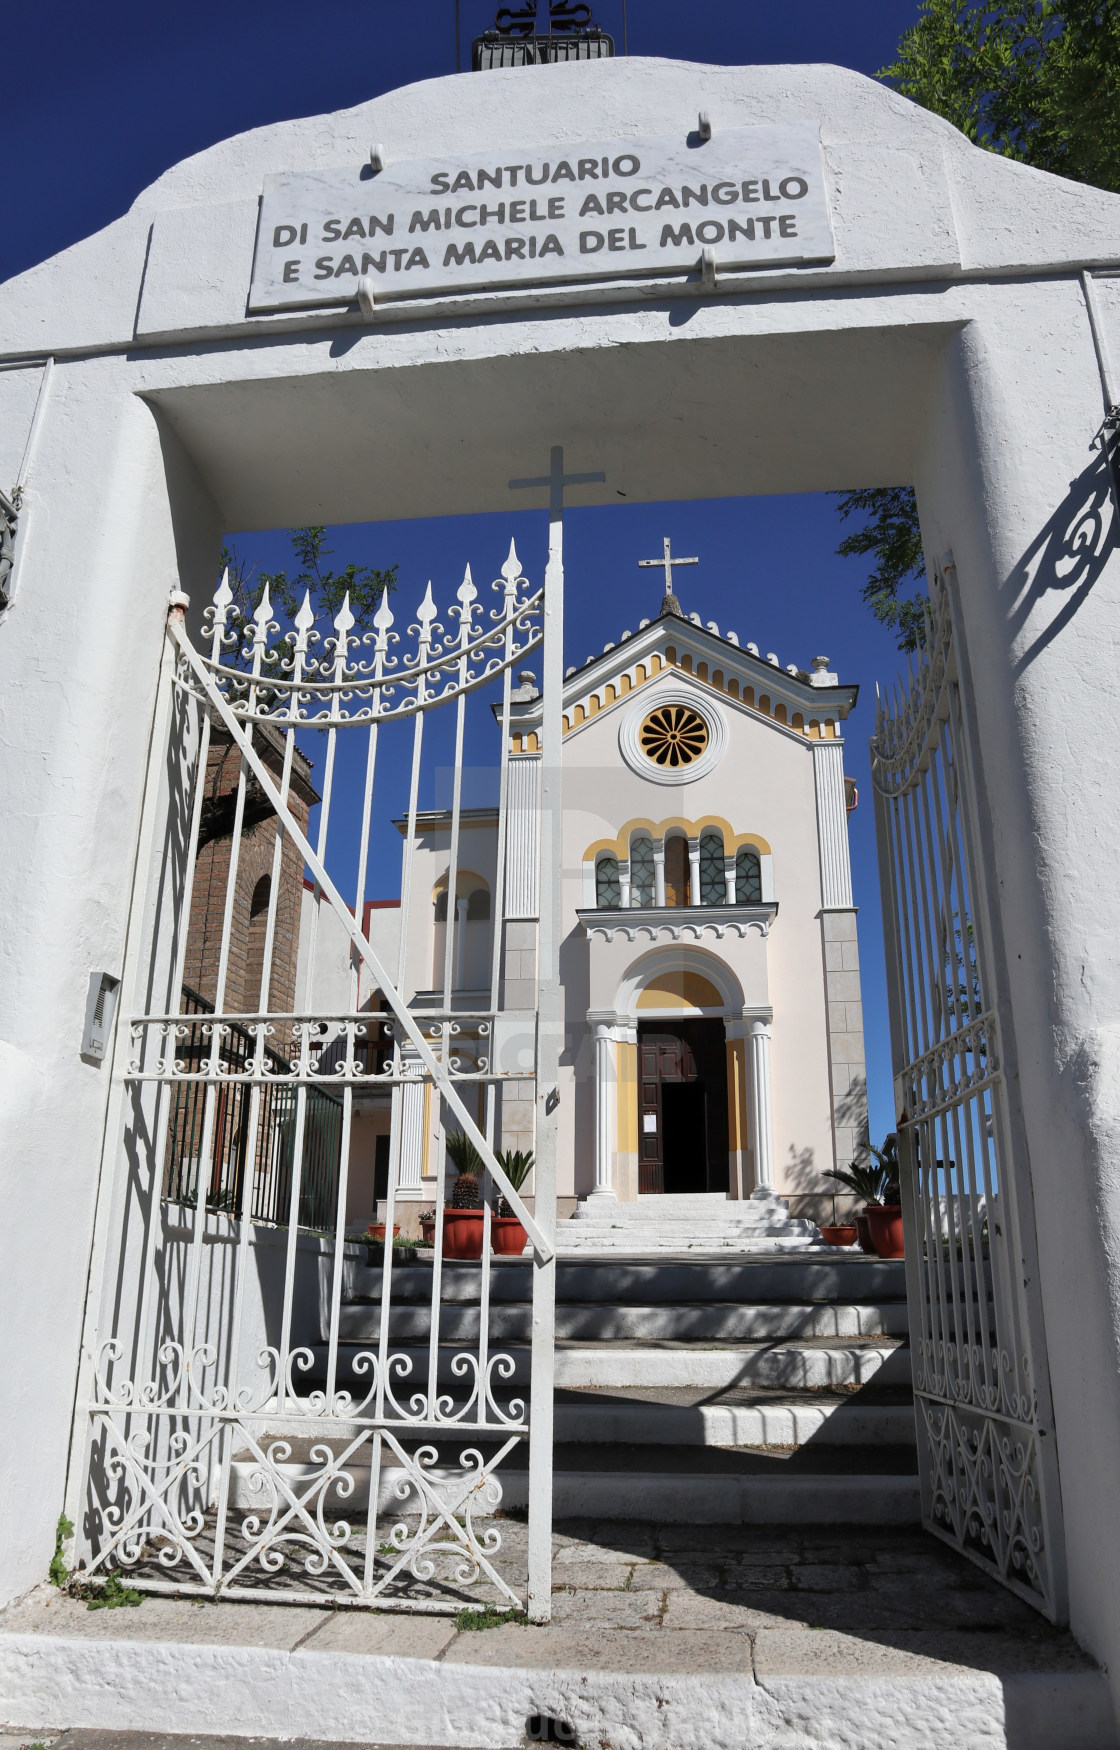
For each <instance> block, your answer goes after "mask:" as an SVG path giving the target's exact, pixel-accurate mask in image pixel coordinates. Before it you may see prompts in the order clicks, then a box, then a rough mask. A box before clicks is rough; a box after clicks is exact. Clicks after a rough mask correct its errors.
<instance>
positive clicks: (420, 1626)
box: [300, 1610, 459, 1659]
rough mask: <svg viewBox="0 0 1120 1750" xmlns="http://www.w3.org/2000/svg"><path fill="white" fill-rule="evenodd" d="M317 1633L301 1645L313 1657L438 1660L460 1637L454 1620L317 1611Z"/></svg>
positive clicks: (442, 1617)
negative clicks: (339, 1655)
mask: <svg viewBox="0 0 1120 1750" xmlns="http://www.w3.org/2000/svg"><path fill="white" fill-rule="evenodd" d="M315 1615H316V1616H317V1618H318V1622H317V1624H316V1627H315V1629H314V1631H313V1632H312V1633H311V1634H309V1635H307V1636H306V1637H305V1638H304V1640H303V1641H301V1643H300V1645H301V1647H303V1648H304V1649H305V1650H306V1651H308V1652H313V1653H354V1654H356V1655H365V1656H369V1655H376V1656H379V1657H382V1658H398V1659H438V1658H439V1657H440V1655H441V1653H444V1652H446V1650H447V1648H448V1647H449V1646H450V1645H451V1643H452V1641H454V1640H455V1639H456V1637H457V1635H458V1632H459V1631H458V1629H457V1628H456V1627H455V1618H454V1617H452V1616H402V1615H399V1614H398V1613H396V1612H392V1613H390V1612H389V1611H383V1612H373V1611H368V1610H332V1611H330V1612H329V1614H324V1612H323V1611H321V1610H320V1611H316V1612H315Z"/></svg>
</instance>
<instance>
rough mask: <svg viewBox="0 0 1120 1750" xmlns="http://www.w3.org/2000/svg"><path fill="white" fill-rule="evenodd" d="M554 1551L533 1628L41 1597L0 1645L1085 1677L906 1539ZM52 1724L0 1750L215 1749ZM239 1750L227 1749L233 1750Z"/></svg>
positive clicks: (870, 1531)
mask: <svg viewBox="0 0 1120 1750" xmlns="http://www.w3.org/2000/svg"><path fill="white" fill-rule="evenodd" d="M500 1529H501V1531H502V1534H503V1538H504V1539H505V1540H506V1551H505V1553H506V1555H507V1556H508V1558H509V1566H508V1567H507V1571H509V1572H511V1578H512V1577H513V1572H512V1570H513V1569H519V1570H521V1571H522V1572H523V1570H524V1561H525V1544H526V1527H525V1526H524V1524H523V1523H521V1522H520V1521H519V1520H516V1519H503V1520H502V1522H501V1526H500ZM554 1545H555V1565H554V1571H553V1580H554V1600H553V1606H554V1608H553V1621H552V1623H551V1624H550V1625H549V1626H547V1627H533V1626H529V1625H524V1624H520V1623H508V1622H507V1623H504V1624H502V1625H501V1626H498V1627H493V1628H489V1629H485V1630H476V1629H468V1628H465V1627H464V1628H463V1629H460V1628H459V1627H458V1626H457V1624H456V1621H455V1618H454V1617H443V1616H406V1615H398V1614H393V1613H389V1612H385V1613H380V1614H379V1613H370V1612H365V1611H361V1612H358V1611H347V1610H336V1609H329V1608H328V1609H314V1608H305V1607H302V1606H293V1607H284V1606H278V1605H274V1604H267V1605H266V1604H261V1605H255V1604H237V1603H226V1604H220V1605H215V1604H209V1603H203V1602H193V1601H188V1600H183V1599H172V1598H157V1597H149V1598H146V1599H145V1601H144V1603H143V1604H142V1605H141V1606H139V1607H138V1608H136V1609H122V1610H113V1611H107V1610H101V1611H95V1612H91V1611H88V1610H87V1609H86V1608H85V1606H84V1605H83V1604H82V1603H81V1602H80V1601H78V1600H75V1599H71V1598H67V1597H63V1596H62V1595H61V1594H59V1593H58V1592H56V1591H54V1590H53V1589H52V1588H49V1587H41V1588H39V1589H38V1590H37V1591H36V1592H35V1593H34V1594H32V1595H31V1597H29V1598H28V1599H25V1600H24V1601H23V1602H22V1603H20V1604H18V1605H14V1606H12V1607H10V1608H9V1609H8V1610H7V1611H5V1612H4V1613H3V1615H2V1616H0V1635H5V1634H6V1635H27V1634H29V1633H30V1634H46V1635H51V1636H59V1635H61V1636H65V1637H68V1638H69V1637H73V1638H75V1639H78V1640H81V1641H84V1642H86V1643H87V1644H88V1642H89V1641H105V1642H110V1641H114V1640H116V1641H122V1640H127V1641H133V1642H135V1641H141V1642H159V1641H165V1642H167V1641H170V1642H178V1643H184V1642H187V1643H194V1644H196V1645H213V1646H217V1645H221V1646H226V1647H229V1646H241V1647H258V1648H269V1649H274V1650H287V1651H295V1650H297V1649H298V1650H299V1651H301V1652H321V1653H335V1654H338V1653H343V1654H349V1655H354V1656H356V1657H361V1656H362V1655H375V1656H376V1655H381V1656H384V1655H397V1656H403V1657H406V1658H411V1659H417V1660H427V1661H435V1662H439V1663H442V1664H443V1665H472V1666H476V1667H478V1666H484V1667H485V1666H489V1667H503V1668H506V1669H507V1670H508V1669H510V1668H522V1669H535V1670H538V1671H539V1670H542V1669H543V1670H557V1669H563V1670H568V1671H580V1672H585V1673H591V1672H597V1671H598V1672H624V1673H642V1674H656V1675H664V1676H670V1675H672V1674H683V1675H688V1676H690V1677H695V1676H697V1675H698V1674H702V1673H721V1674H728V1675H731V1674H739V1675H742V1676H744V1677H746V1678H747V1679H748V1680H750V1679H751V1678H752V1677H753V1679H754V1681H755V1682H756V1683H757V1684H759V1685H762V1686H765V1685H767V1684H768V1683H769V1682H770V1681H771V1680H776V1679H783V1678H791V1677H795V1676H796V1677H806V1678H826V1677H840V1678H856V1679H860V1680H874V1681H875V1682H876V1683H882V1682H884V1681H886V1682H887V1683H889V1682H890V1681H891V1680H892V1679H895V1678H897V1679H901V1680H903V1681H914V1680H916V1679H917V1680H924V1679H927V1678H930V1679H932V1678H950V1677H959V1676H962V1675H966V1674H970V1673H971V1674H977V1673H981V1674H982V1673H988V1674H992V1675H993V1676H994V1677H996V1678H998V1679H1000V1680H1001V1681H1002V1680H1006V1679H1008V1678H1015V1677H1024V1676H1028V1677H1031V1678H1042V1679H1060V1678H1062V1677H1066V1676H1074V1675H1076V1674H1083V1675H1085V1676H1092V1674H1094V1673H1095V1671H1096V1667H1095V1666H1094V1664H1093V1663H1092V1661H1091V1660H1089V1659H1088V1658H1087V1657H1086V1655H1085V1654H1084V1653H1083V1652H1082V1651H1081V1649H1080V1648H1079V1647H1078V1646H1077V1644H1076V1643H1075V1642H1074V1641H1073V1639H1072V1638H1071V1637H1070V1635H1068V1634H1067V1633H1063V1632H1061V1631H1059V1630H1056V1629H1054V1628H1052V1627H1051V1626H1050V1625H1049V1624H1048V1623H1047V1622H1046V1621H1045V1620H1044V1619H1043V1618H1042V1617H1041V1616H1039V1615H1038V1613H1037V1612H1036V1611H1034V1610H1033V1609H1032V1608H1031V1607H1030V1606H1028V1605H1027V1604H1025V1603H1023V1602H1020V1600H1018V1599H1017V1598H1015V1597H1014V1596H1012V1595H1011V1594H1010V1593H1009V1592H1007V1591H1005V1590H1004V1589H1003V1588H1002V1587H1000V1586H998V1585H996V1584H995V1583H994V1582H993V1581H990V1580H989V1579H988V1578H987V1577H986V1576H985V1575H984V1574H982V1573H981V1572H980V1571H979V1570H978V1569H977V1568H974V1567H973V1566H972V1564H971V1563H969V1562H967V1561H966V1560H964V1559H963V1558H962V1557H960V1556H958V1555H957V1554H955V1553H954V1552H953V1551H951V1550H949V1549H947V1548H946V1547H944V1546H943V1545H942V1544H940V1543H939V1542H938V1541H937V1540H936V1539H934V1538H932V1537H930V1536H928V1535H927V1534H925V1533H923V1532H920V1531H910V1530H907V1529H900V1528H895V1527H869V1526H859V1527H846V1526H845V1527H836V1528H829V1527H782V1526H760V1527H752V1526H740V1525H708V1526H683V1525H660V1526H659V1525H655V1524H645V1523H642V1522H625V1523H623V1522H614V1523H610V1524H595V1523H593V1522H590V1521H587V1522H577V1521H569V1522H567V1523H560V1524H557V1526H556V1527H555V1536H554ZM478 1590H479V1589H478V1588H473V1589H472V1593H475V1594H476V1593H477V1592H478ZM491 1596H492V1597H494V1599H495V1601H496V1594H494V1593H491ZM481 1602H482V1600H481V1599H479V1600H478V1603H481ZM1097 1681H1098V1682H1099V1681H1100V1680H1099V1678H1098V1679H1097ZM1013 1688H1014V1685H1013V1684H1012V1685H1011V1688H1010V1689H1009V1690H1008V1693H1009V1694H1010V1693H1011V1689H1013ZM1008 1705H1009V1708H1011V1707H1012V1704H1011V1703H1010V1702H1009V1704H1008ZM1012 1711H1013V1710H1012ZM66 1724H67V1722H66V1721H65V1720H57V1719H56V1720H54V1721H51V1722H43V1725H42V1726H41V1727H40V1728H39V1729H38V1730H32V1729H31V1728H29V1729H28V1730H27V1731H26V1732H24V1733H13V1732H12V1730H11V1728H8V1735H7V1736H6V1737H0V1750H16V1747H17V1746H26V1745H27V1744H29V1743H32V1742H35V1741H36V1740H38V1741H41V1742H42V1743H43V1744H44V1745H47V1746H50V1745H54V1746H55V1747H56V1750H110V1746H112V1747H113V1750H117V1747H118V1746H119V1747H120V1750H124V1747H125V1746H128V1747H129V1750H133V1747H135V1750H164V1747H165V1746H166V1750H171V1747H172V1746H173V1745H174V1746H179V1745H183V1746H186V1745H188V1744H190V1745H193V1744H195V1743H205V1745H206V1750H218V1744H219V1742H222V1743H223V1744H224V1740H222V1741H219V1740H217V1739H214V1738H207V1739H205V1740H197V1739H193V1738H191V1739H188V1738H178V1737H164V1736H160V1735H159V1734H155V1735H152V1736H144V1737H142V1738H138V1737H130V1736H128V1735H125V1734H123V1733H120V1732H117V1733H115V1734H114V1733H104V1732H98V1733H94V1732H90V1731H84V1732H78V1731H69V1732H63V1731H62V1728H63V1727H64V1726H65V1725H66ZM48 1725H49V1726H50V1727H51V1728H52V1729H49V1730H48V1729H46V1727H47V1726H48ZM1012 1725H1013V1721H1011V1720H1010V1719H1009V1735H1008V1738H1007V1740H1006V1741H1007V1742H1008V1743H1011V1742H1013V1741H1015V1740H1014V1737H1013V1734H1012V1733H1011V1731H1010V1727H1011V1726H1012ZM291 1741H292V1740H289V1742H291ZM514 1741H516V1740H514ZM1024 1741H1026V1740H1024ZM1031 1741H1032V1742H1033V1741H1034V1740H1033V1739H1032V1740H1031ZM1068 1741H1069V1742H1070V1743H1073V1742H1077V1743H1082V1742H1084V1743H1092V1744H1094V1745H1096V1744H1098V1743H1101V1744H1103V1743H1110V1742H1112V1740H1111V1739H1110V1738H1108V1737H1107V1736H1102V1735H1101V1731H1100V1728H1099V1727H1095V1728H1093V1730H1091V1731H1089V1733H1088V1735H1086V1736H1083V1737H1079V1736H1078V1735H1077V1733H1075V1732H1073V1731H1072V1723H1071V1736H1070V1738H1069V1740H1068ZM233 1742H234V1741H233V1740H231V1743H233ZM246 1742H247V1740H246V1739H244V1738H240V1739H237V1740H236V1745H237V1750H244V1747H245V1745H246ZM260 1742H263V1740H261V1741H260ZM301 1742H306V1740H301Z"/></svg>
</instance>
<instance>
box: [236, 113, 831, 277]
mask: <svg viewBox="0 0 1120 1750" xmlns="http://www.w3.org/2000/svg"><path fill="white" fill-rule="evenodd" d="M706 248H709V249H711V250H712V252H713V255H714V258H715V263H716V267H717V268H773V267H778V266H782V267H789V266H797V265H802V264H807V263H809V262H827V261H831V260H832V259H833V256H834V254H835V250H834V248H833V242H832V229H831V225H830V223H829V212H828V198H827V193H826V189H825V181H824V167H823V163H822V158H821V147H820V136H819V133H818V130H817V128H816V126H815V125H813V124H811V123H808V122H806V123H795V124H792V125H785V126H780V127H751V128H730V129H728V130H726V131H725V132H720V131H718V130H717V131H716V132H715V133H714V134H713V136H712V138H711V139H710V140H707V141H705V142H700V141H699V140H698V137H697V136H696V135H692V136H691V137H690V138H689V139H688V140H685V139H683V138H673V137H669V136H665V137H647V138H641V139H633V140H608V141H603V142H598V143H593V144H589V145H575V146H542V147H536V148H531V149H525V150H521V151H519V150H516V149H514V150H510V149H504V150H499V151H495V152H492V153H486V152H478V153H472V154H470V155H469V156H460V157H441V158H424V159H414V160H412V161H411V162H407V163H400V164H393V163H389V164H387V165H386V167H385V169H384V170H382V171H379V172H377V173H374V172H373V171H372V170H371V169H370V167H369V165H360V164H355V165H353V166H352V167H346V168H343V169H337V170H322V171H312V172H307V173H304V174H301V175H297V174H292V175H283V176H269V177H267V178H266V179H265V186H264V197H263V200H262V203H261V214H260V224H259V229H258V232H257V247H256V255H255V257H254V261H253V281H252V287H251V290H250V294H249V308H250V310H252V311H265V310H284V309H299V308H307V307H309V306H313V305H317V304H346V303H350V302H352V301H353V300H354V299H355V298H356V297H357V290H358V281H359V279H360V278H362V277H363V276H364V277H365V278H366V279H367V280H368V281H369V282H370V283H371V284H372V286H373V295H374V298H375V299H376V298H377V297H392V298H400V297H410V296H422V295H424V294H429V295H430V294H431V293H433V292H471V291H482V290H492V289H494V288H496V287H499V286H520V285H545V284H548V283H550V282H563V281H566V280H585V279H594V280H601V279H606V278H612V277H614V276H616V275H641V276H643V277H648V276H651V275H652V276H656V275H659V274H684V273H695V272H696V271H697V270H698V268H699V267H700V263H701V257H702V253H703V251H704V249H706Z"/></svg>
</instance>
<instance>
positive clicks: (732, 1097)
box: [727, 1039, 749, 1154]
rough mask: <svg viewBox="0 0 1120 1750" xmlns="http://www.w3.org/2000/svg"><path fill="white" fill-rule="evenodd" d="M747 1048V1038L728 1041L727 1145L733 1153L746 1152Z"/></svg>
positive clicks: (747, 1132) (747, 1131) (747, 1133)
mask: <svg viewBox="0 0 1120 1750" xmlns="http://www.w3.org/2000/svg"><path fill="white" fill-rule="evenodd" d="M748 1135H749V1130H748V1126H747V1048H746V1040H745V1039H729V1040H728V1041H727V1147H728V1150H729V1152H730V1153H731V1154H746V1152H747V1137H748Z"/></svg>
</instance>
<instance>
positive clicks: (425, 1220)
mask: <svg viewBox="0 0 1120 1750" xmlns="http://www.w3.org/2000/svg"><path fill="white" fill-rule="evenodd" d="M419 1220H420V1237H421V1239H422V1240H423V1242H424V1244H425V1245H426V1246H431V1245H434V1244H435V1238H436V1212H435V1210H434V1209H422V1210H421V1211H420V1217H419Z"/></svg>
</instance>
